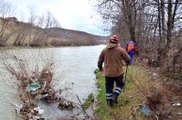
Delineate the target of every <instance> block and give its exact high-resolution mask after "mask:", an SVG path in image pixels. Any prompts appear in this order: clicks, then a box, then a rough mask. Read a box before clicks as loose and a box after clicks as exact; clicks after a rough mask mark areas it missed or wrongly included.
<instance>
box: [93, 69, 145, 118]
mask: <svg viewBox="0 0 182 120" xmlns="http://www.w3.org/2000/svg"><path fill="white" fill-rule="evenodd" d="M124 69H125V68H124ZM96 78H97V79H98V81H97V85H98V88H99V93H98V96H97V99H98V104H97V108H96V110H95V112H96V114H97V115H98V118H99V120H128V119H131V117H132V110H131V108H132V107H133V106H137V105H139V104H141V103H142V102H143V101H144V100H145V92H147V91H144V92H143V90H142V89H140V88H142V87H143V86H146V85H147V84H148V73H147V71H146V69H144V68H141V67H138V66H129V67H128V73H127V77H126V79H127V80H126V86H125V91H124V92H123V91H122V93H121V94H120V96H119V97H118V104H115V105H114V106H113V107H112V108H110V107H108V106H107V104H106V100H105V79H104V76H102V73H101V72H97V73H96ZM145 88H146V87H145ZM141 91H142V92H141ZM135 119H137V120H143V119H144V118H143V115H142V114H139V115H137V118H135Z"/></svg>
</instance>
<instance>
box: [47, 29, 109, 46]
mask: <svg viewBox="0 0 182 120" xmlns="http://www.w3.org/2000/svg"><path fill="white" fill-rule="evenodd" d="M46 32H47V34H48V35H49V36H51V38H52V40H54V39H55V40H56V41H57V43H58V44H59V43H60V42H61V43H62V42H64V43H65V44H69V43H71V42H72V45H96V44H103V43H106V39H107V37H103V36H98V35H93V34H90V33H87V32H83V31H78V30H71V29H64V28H49V29H46Z"/></svg>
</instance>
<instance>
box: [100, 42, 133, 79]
mask: <svg viewBox="0 0 182 120" xmlns="http://www.w3.org/2000/svg"><path fill="white" fill-rule="evenodd" d="M123 60H124V61H125V62H126V64H129V61H130V57H129V55H128V54H127V52H126V51H125V50H124V49H123V48H121V47H118V45H117V44H113V43H109V44H108V45H107V46H106V48H104V49H103V50H102V52H101V54H100V56H99V60H98V64H97V65H98V68H99V69H100V70H102V64H103V62H104V75H105V76H107V77H118V76H120V75H121V74H123V70H122V67H123V62H122V61H123Z"/></svg>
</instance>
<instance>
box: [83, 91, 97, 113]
mask: <svg viewBox="0 0 182 120" xmlns="http://www.w3.org/2000/svg"><path fill="white" fill-rule="evenodd" d="M93 102H94V94H93V93H90V94H89V95H88V97H87V99H86V100H85V102H84V103H83V105H81V107H82V108H83V109H84V110H86V109H87V108H89V107H90V106H91V105H92V104H93Z"/></svg>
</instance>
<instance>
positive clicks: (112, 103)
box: [107, 99, 114, 107]
mask: <svg viewBox="0 0 182 120" xmlns="http://www.w3.org/2000/svg"><path fill="white" fill-rule="evenodd" d="M107 105H108V106H109V107H112V106H113V105H114V101H113V100H112V99H109V100H107Z"/></svg>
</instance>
